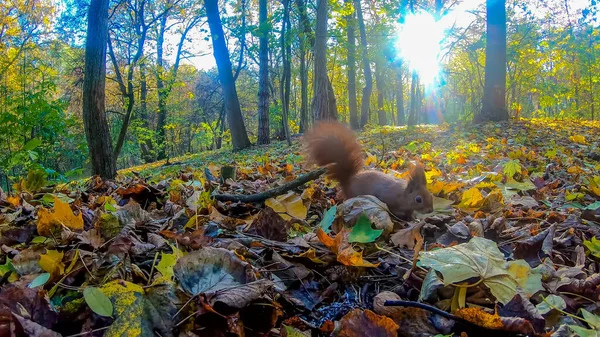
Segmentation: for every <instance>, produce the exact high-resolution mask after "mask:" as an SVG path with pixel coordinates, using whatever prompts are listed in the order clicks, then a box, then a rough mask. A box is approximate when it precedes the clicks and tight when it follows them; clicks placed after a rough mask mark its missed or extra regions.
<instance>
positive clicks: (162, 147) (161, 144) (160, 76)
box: [156, 14, 168, 160]
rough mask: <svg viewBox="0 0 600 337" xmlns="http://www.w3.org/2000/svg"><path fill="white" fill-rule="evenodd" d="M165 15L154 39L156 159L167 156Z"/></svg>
mask: <svg viewBox="0 0 600 337" xmlns="http://www.w3.org/2000/svg"><path fill="white" fill-rule="evenodd" d="M167 17H168V15H166V14H165V15H163V17H162V18H161V19H160V22H159V25H158V36H157V39H156V91H157V93H158V116H157V119H156V138H157V142H158V159H159V160H161V159H165V158H166V156H167V148H166V147H167V144H166V138H165V125H166V123H167V93H166V88H165V64H164V59H163V56H164V48H163V46H164V43H165V31H166V29H167Z"/></svg>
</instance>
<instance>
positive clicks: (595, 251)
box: [583, 236, 600, 258]
mask: <svg viewBox="0 0 600 337" xmlns="http://www.w3.org/2000/svg"><path fill="white" fill-rule="evenodd" d="M583 245H584V246H585V247H586V248H587V249H588V250H589V251H590V253H591V254H592V255H594V256H595V257H598V258H600V240H598V239H596V237H595V236H592V240H584V241H583Z"/></svg>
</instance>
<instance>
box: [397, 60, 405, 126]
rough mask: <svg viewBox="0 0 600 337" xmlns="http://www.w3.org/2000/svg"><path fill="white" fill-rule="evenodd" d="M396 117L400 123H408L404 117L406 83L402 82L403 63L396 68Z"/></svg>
mask: <svg viewBox="0 0 600 337" xmlns="http://www.w3.org/2000/svg"><path fill="white" fill-rule="evenodd" d="M396 118H397V123H398V125H399V126H400V125H404V124H405V123H406V121H405V118H404V84H403V83H402V63H400V65H399V66H398V69H397V70H396Z"/></svg>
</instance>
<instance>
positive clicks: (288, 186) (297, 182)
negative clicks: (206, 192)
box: [213, 167, 327, 202]
mask: <svg viewBox="0 0 600 337" xmlns="http://www.w3.org/2000/svg"><path fill="white" fill-rule="evenodd" d="M326 171H327V168H325V167H322V168H320V169H317V170H314V171H311V172H308V173H307V174H303V175H301V176H299V177H298V178H296V179H294V180H292V181H290V182H287V183H285V184H283V185H281V186H278V187H275V188H273V189H270V190H268V191H264V192H261V193H256V194H213V197H214V198H215V199H216V200H219V201H233V202H238V201H241V202H259V201H264V200H267V199H269V198H272V197H275V196H278V195H282V194H284V193H285V192H287V191H289V190H292V189H294V188H296V187H299V186H302V185H304V184H306V183H307V182H309V181H312V180H315V179H317V178H319V177H320V176H321V175H323V173H325V172H326Z"/></svg>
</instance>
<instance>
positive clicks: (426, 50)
mask: <svg viewBox="0 0 600 337" xmlns="http://www.w3.org/2000/svg"><path fill="white" fill-rule="evenodd" d="M568 1H569V6H570V10H571V11H572V12H573V13H575V12H578V11H579V10H581V9H583V8H586V7H588V6H589V3H590V0H568ZM483 3H485V0H463V1H462V3H461V4H459V5H458V6H456V7H455V9H454V10H453V11H452V12H451V13H450V14H449V15H447V17H445V19H444V20H443V21H444V22H443V23H442V26H444V27H450V26H452V24H453V23H454V22H456V24H457V25H458V26H462V27H466V26H467V25H468V24H469V23H471V22H472V21H473V19H474V18H475V16H474V15H473V14H471V13H469V11H471V10H473V9H476V8H478V7H479V6H480V5H482V4H483ZM533 12H534V14H536V15H539V16H541V17H543V16H545V15H546V14H547V13H546V11H545V10H544V9H539V10H536V9H534V10H533ZM419 19H422V18H418V19H417V20H413V21H412V24H413V27H414V28H409V27H407V28H409V29H407V33H406V34H405V35H404V38H403V39H402V40H404V41H407V42H408V44H406V43H403V46H404V48H405V49H407V50H413V51H415V52H416V55H413V58H414V60H419V63H421V67H423V68H424V69H426V68H429V69H430V72H431V70H432V69H437V67H438V66H431V64H432V62H434V63H435V57H431V53H432V52H434V51H433V49H434V47H432V46H426V45H424V44H423V42H424V41H428V40H431V39H439V35H440V30H439V28H438V29H436V28H435V26H436V25H435V24H433V23H431V22H427V19H425V20H419ZM415 31H416V32H421V33H420V34H414V33H411V32H415ZM190 37H191V38H192V39H193V44H190V43H187V44H186V49H187V50H188V51H189V52H190V53H191V54H193V55H195V56H194V57H193V58H189V59H187V60H185V61H184V63H188V64H192V65H194V66H195V67H196V68H198V69H210V68H212V67H214V66H215V60H214V57H213V55H212V44H211V42H210V41H206V40H204V37H205V36H200V34H199V33H196V34H193V35H191V36H190ZM177 42H178V36H174V35H172V36H169V37H168V38H167V43H169V44H171V45H172V46H174V45H175V44H176V43H177ZM437 44H438V45H439V43H437ZM171 50H174V48H172V49H171ZM413 54H414V53H413ZM426 55H429V56H426ZM167 58H168V59H169V61H170V62H173V61H174V58H175V55H174V53H169V55H168V56H167Z"/></svg>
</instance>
